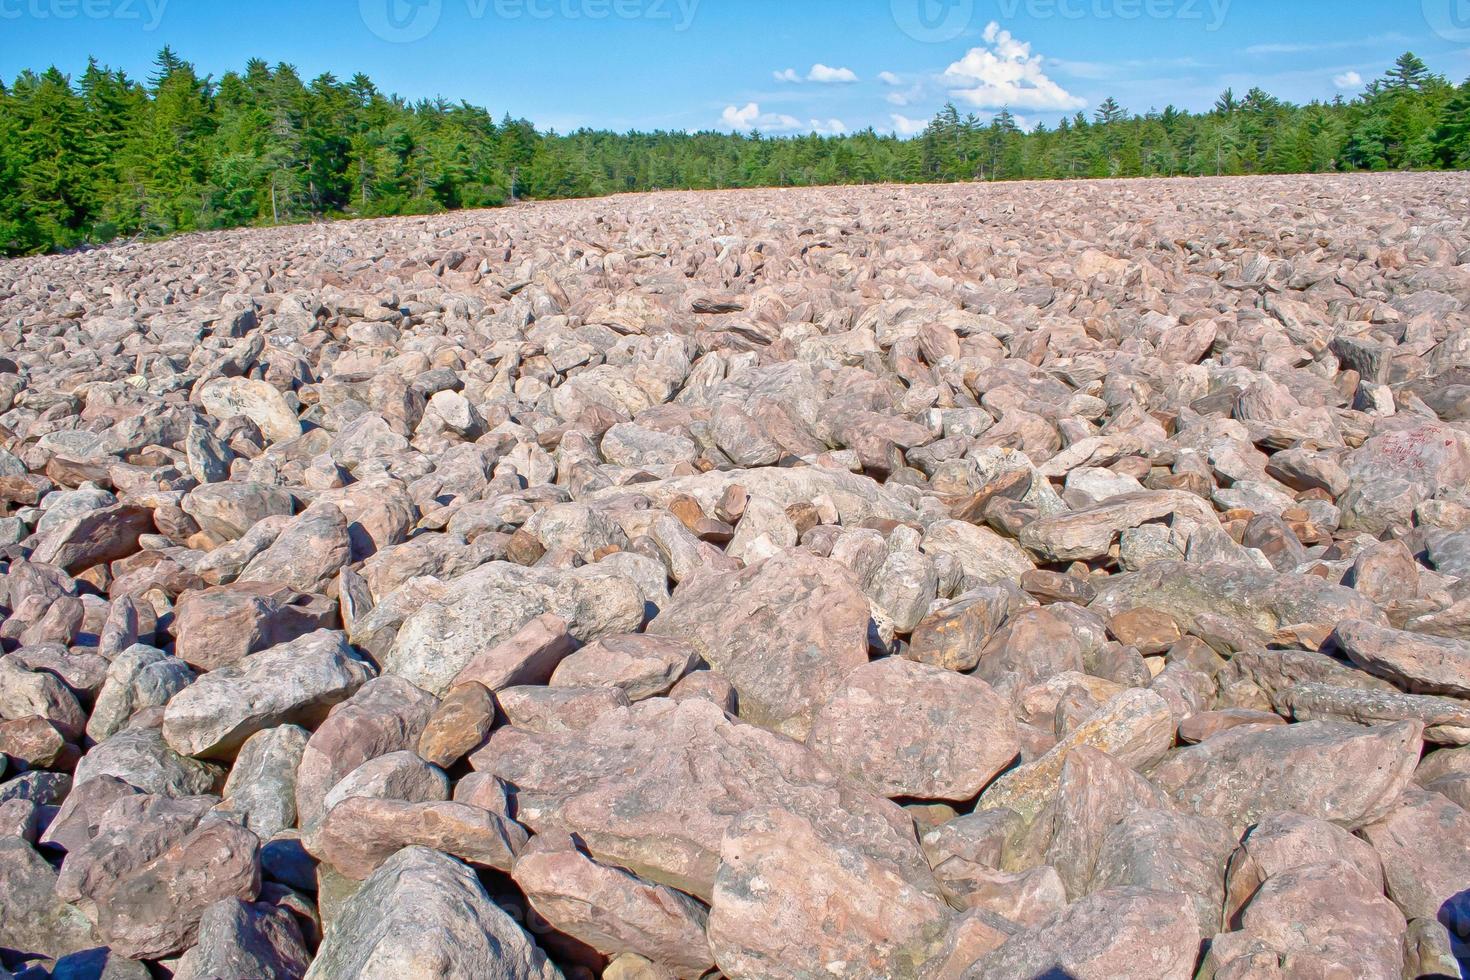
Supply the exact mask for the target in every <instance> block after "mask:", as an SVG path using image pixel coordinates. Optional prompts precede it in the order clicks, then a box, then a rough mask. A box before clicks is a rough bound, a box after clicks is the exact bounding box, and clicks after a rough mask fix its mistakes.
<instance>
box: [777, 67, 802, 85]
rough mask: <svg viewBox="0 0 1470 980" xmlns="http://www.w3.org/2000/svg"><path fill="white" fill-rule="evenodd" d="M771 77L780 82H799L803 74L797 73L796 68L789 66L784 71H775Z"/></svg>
mask: <svg viewBox="0 0 1470 980" xmlns="http://www.w3.org/2000/svg"><path fill="white" fill-rule="evenodd" d="M771 77H772V78H774V79H775V80H776V81H778V82H799V81H801V76H800V75H798V74H797V73H796V69H795V68H787V69H785V70H784V71H773V72H771Z"/></svg>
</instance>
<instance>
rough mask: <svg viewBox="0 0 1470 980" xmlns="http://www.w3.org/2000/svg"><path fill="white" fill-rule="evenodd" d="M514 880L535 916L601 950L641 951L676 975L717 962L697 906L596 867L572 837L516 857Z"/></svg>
mask: <svg viewBox="0 0 1470 980" xmlns="http://www.w3.org/2000/svg"><path fill="white" fill-rule="evenodd" d="M541 840H542V839H541V838H539V837H538V838H537V844H538V845H540V842H541ZM513 877H514V878H515V882H516V884H517V885H519V886H520V888H521V891H523V892H525V894H526V897H527V898H528V899H529V900H530V902H531V906H532V907H533V908H534V909H535V910H536V912H537V914H538V915H540V916H542V917H543V918H545V919H546V920H547V921H548V922H550V923H551V924H552V925H553V926H555V927H556V928H557V929H558V930H560V931H561V932H564V933H566V934H567V935H569V936H572V937H573V938H575V939H577V940H579V941H581V942H584V943H586V944H588V945H589V946H591V947H592V948H593V949H596V950H598V951H599V952H602V953H607V954H609V955H613V954H618V953H633V954H636V955H639V956H643V957H645V958H647V959H648V960H650V961H652V962H653V963H657V964H659V965H660V966H663V967H665V968H667V969H668V970H669V971H670V972H671V973H673V974H674V975H675V976H679V977H699V976H703V975H704V974H705V973H706V972H708V971H709V970H710V969H712V968H713V967H714V965H715V961H714V956H713V955H712V954H711V953H710V949H709V943H708V941H707V940H706V939H705V923H706V920H707V918H708V912H707V910H706V909H705V908H704V906H703V905H701V904H700V903H699V902H696V901H695V900H694V899H692V898H690V897H689V896H688V895H685V894H683V893H681V892H677V891H674V890H673V889H672V888H666V887H664V886H662V885H655V884H653V883H652V882H649V881H645V880H643V879H641V878H639V877H638V876H637V875H634V874H631V873H629V872H627V871H624V870H622V869H621V868H613V867H608V866H607V865H603V864H598V863H597V862H596V861H594V860H592V859H591V858H589V857H587V856H586V855H585V854H583V853H582V852H580V851H578V850H577V849H576V848H575V847H573V846H572V845H571V842H570V840H566V841H564V842H558V843H556V844H551V845H542V846H538V847H535V848H533V849H532V850H530V851H528V852H527V853H525V854H523V855H521V857H520V858H519V859H518V860H517V861H516V864H515V870H514V872H513Z"/></svg>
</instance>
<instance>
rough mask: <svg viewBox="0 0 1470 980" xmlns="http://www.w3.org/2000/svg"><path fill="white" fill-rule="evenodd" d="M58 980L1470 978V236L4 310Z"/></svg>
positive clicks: (1400, 188) (862, 233)
mask: <svg viewBox="0 0 1470 980" xmlns="http://www.w3.org/2000/svg"><path fill="white" fill-rule="evenodd" d="M0 614H3V622H0V646H3V652H0V978H4V977H10V976H12V975H13V976H16V977H24V978H27V980H40V978H44V977H57V978H63V977H64V978H82V977H104V976H105V977H107V978H111V980H124V978H137V980H144V978H147V977H150V976H154V977H157V976H173V977H177V978H181V980H196V978H197V980H202V978H247V977H248V978H299V977H310V978H320V980H326V978H333V980H340V978H364V980H368V978H373V980H376V978H385V977H436V978H437V977H449V978H465V980H481V978H502V980H528V978H537V980H549V978H555V977H566V978H584V980H592V978H597V977H606V978H610V980H671V978H680V980H693V978H716V977H728V978H731V980H783V978H790V980H798V978H818V977H820V978H827V980H833V978H847V977H851V978H878V977H881V978H915V980H917V978H923V980H930V978H938V980H946V978H955V980H960V978H966V980H978V978H996V980H1001V978H1017V977H1026V978H1031V977H1063V976H1065V977H1072V978H1079V980H1093V978H1098V980H1101V978H1108V980H1113V978H1120V977H1123V978H1128V977H1137V978H1149V980H1156V978H1164V980H1172V978H1177V980H1188V978H1191V977H1196V976H1198V977H1202V978H1217V980H1256V978H1286V977H1354V978H1384V980H1398V978H1401V977H1419V976H1459V975H1461V970H1463V969H1464V968H1465V966H1466V964H1467V962H1470V179H1467V178H1466V177H1465V176H1463V175H1429V174H1424V175H1385V176H1337V177H1320V176H1319V177H1311V178H1260V179H1235V180H1228V179H1227V180H1192V181H1129V182H1095V183H1047V184H1013V185H1004V186H1001V185H996V186H974V185H971V186H956V187H927V188H926V187H912V188H902V189H899V188H892V187H865V188H844V189H840V190H838V189H814V190H790V191H744V192H736V193H703V194H681V193H673V194H663V195H647V196H628V197H619V198H613V199H607V200H597V201H582V202H565V203H551V204H535V205H525V206H518V207H515V208H511V209H507V210H502V211H494V212H481V213H458V214H453V215H443V216H434V217H425V218H408V219H394V220H386V221H366V222H353V223H340V224H331V225H318V226H307V227H294V228H283V229H272V230H246V231H236V232H226V233H211V234H204V235H197V236H191V237H185V238H179V239H175V240H172V241H167V242H162V243H155V244H133V245H125V246H120V247H114V248H107V249H100V250H95V251H89V252H84V253H79V254H73V255H65V256H54V257H49V258H38V259H30V260H17V261H10V262H6V263H0Z"/></svg>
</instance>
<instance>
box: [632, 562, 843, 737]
mask: <svg viewBox="0 0 1470 980" xmlns="http://www.w3.org/2000/svg"><path fill="white" fill-rule="evenodd" d="M868 618H869V613H868V600H867V599H866V598H865V597H864V596H863V594H862V592H861V591H860V590H859V588H858V585H857V583H856V582H855V581H854V579H853V577H852V574H851V573H850V572H849V571H848V570H847V569H846V568H844V567H843V566H842V565H839V564H838V563H836V562H834V561H830V560H827V559H823V558H818V557H816V556H814V555H811V554H809V553H806V552H802V551H790V552H785V553H782V554H780V555H776V556H775V557H773V558H770V559H768V560H766V561H763V562H759V563H757V564H755V565H752V566H751V567H749V568H746V569H744V570H742V571H739V572H732V573H727V574H723V575H718V574H713V575H704V576H700V577H699V578H696V579H695V580H693V581H691V582H688V583H686V584H685V585H684V586H683V587H681V588H680V589H679V591H678V592H677V593H676V594H675V596H674V600H673V602H672V603H670V604H669V605H668V606H667V607H665V608H664V609H663V611H662V612H660V613H659V615H658V618H656V619H655V620H654V621H653V622H652V623H651V624H649V627H648V629H649V632H651V633H656V634H658V635H661V636H672V637H677V638H679V639H682V640H687V641H688V642H690V643H692V644H694V649H695V650H696V651H697V652H698V653H699V655H700V656H701V657H703V658H704V660H705V662H706V663H708V664H709V665H710V666H711V667H713V668H714V669H715V670H717V671H719V672H720V673H721V674H723V675H725V677H727V678H729V680H730V683H731V684H733V685H734V686H735V690H736V693H737V694H738V695H739V699H740V716H741V717H742V718H743V719H745V720H747V721H750V722H751V723H753V724H757V725H762V726H764V727H767V728H770V729H771V730H772V731H777V732H780V733H782V734H784V735H790V736H792V737H793V738H802V737H804V736H805V735H806V733H807V732H808V731H809V730H810V729H811V723H812V717H813V715H814V714H815V713H816V711H817V709H818V708H819V707H820V706H821V705H822V703H824V702H825V701H826V700H827V698H828V697H830V696H831V695H832V694H834V693H835V692H836V691H838V690H840V689H841V687H842V684H843V681H844V680H845V678H846V677H847V675H848V674H850V673H852V671H853V670H855V669H857V668H858V667H861V666H862V665H863V664H865V663H867V661H868V654H867V649H868Z"/></svg>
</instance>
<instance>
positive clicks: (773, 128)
mask: <svg viewBox="0 0 1470 980" xmlns="http://www.w3.org/2000/svg"><path fill="white" fill-rule="evenodd" d="M720 121H721V122H723V123H724V124H725V125H726V126H729V127H730V128H731V129H736V130H742V131H745V130H751V129H758V130H760V131H761V132H763V133H783V132H790V131H792V130H794V129H800V128H801V121H800V120H799V119H796V118H795V117H793V116H788V115H785V114H783V113H776V112H761V107H760V106H759V105H758V104H756V103H754V102H747V103H746V104H745V105H744V106H743V107H740V108H737V107H735V106H733V105H727V106H725V111H724V112H722V113H720Z"/></svg>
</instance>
